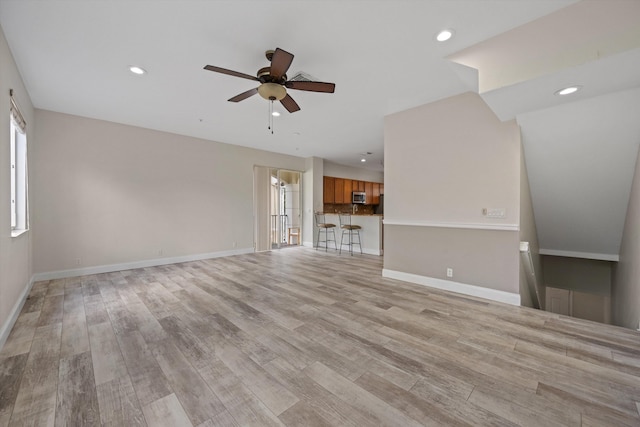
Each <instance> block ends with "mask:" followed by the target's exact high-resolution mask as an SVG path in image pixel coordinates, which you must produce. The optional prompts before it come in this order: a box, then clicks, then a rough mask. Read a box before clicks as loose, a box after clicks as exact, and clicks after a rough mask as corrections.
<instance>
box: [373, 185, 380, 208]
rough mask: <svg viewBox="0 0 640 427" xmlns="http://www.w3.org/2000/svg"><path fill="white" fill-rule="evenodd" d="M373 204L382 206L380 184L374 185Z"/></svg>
mask: <svg viewBox="0 0 640 427" xmlns="http://www.w3.org/2000/svg"><path fill="white" fill-rule="evenodd" d="M371 203H372V204H374V205H379V204H380V183H379V182H374V183H373V200H372V202H371Z"/></svg>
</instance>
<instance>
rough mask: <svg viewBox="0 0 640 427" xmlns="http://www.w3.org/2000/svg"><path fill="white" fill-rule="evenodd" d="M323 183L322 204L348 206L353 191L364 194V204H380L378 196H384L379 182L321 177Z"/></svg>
mask: <svg viewBox="0 0 640 427" xmlns="http://www.w3.org/2000/svg"><path fill="white" fill-rule="evenodd" d="M323 178H324V180H323V183H324V196H323V202H324V203H331V204H339V205H349V204H351V201H352V198H351V193H352V192H354V191H358V192H363V193H365V194H366V204H368V205H378V204H380V195H381V194H384V184H382V183H379V182H369V181H358V180H355V179H348V178H336V177H333V176H325V177H323Z"/></svg>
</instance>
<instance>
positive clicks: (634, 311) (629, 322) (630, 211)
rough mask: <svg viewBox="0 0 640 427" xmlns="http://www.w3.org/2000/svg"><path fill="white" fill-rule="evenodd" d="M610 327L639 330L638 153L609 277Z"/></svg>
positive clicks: (639, 204) (639, 233)
mask: <svg viewBox="0 0 640 427" xmlns="http://www.w3.org/2000/svg"><path fill="white" fill-rule="evenodd" d="M611 298H612V303H611V304H612V310H611V311H612V320H613V324H615V325H618V326H624V327H626V328H631V329H640V152H639V153H638V157H637V160H636V168H635V173H634V177H633V184H632V186H631V195H630V197H629V205H628V208H627V217H626V221H625V225H624V231H623V234H622V243H621V245H620V261H619V262H618V263H617V264H616V265H614V267H613V274H612V288H611Z"/></svg>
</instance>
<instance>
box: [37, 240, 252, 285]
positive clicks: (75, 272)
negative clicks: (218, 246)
mask: <svg viewBox="0 0 640 427" xmlns="http://www.w3.org/2000/svg"><path fill="white" fill-rule="evenodd" d="M253 252H254V250H253V248H244V249H233V250H231V251H219V252H210V253H206V254H195V255H184V256H178V257H169V258H156V259H148V260H143V261H134V262H126V263H122V264H111V265H98V266H95V267H85V268H74V269H71V270H58V271H49V272H46V273H36V274H35V275H34V276H33V277H34V279H33V281H35V282H39V281H41V280H55V279H64V278H67V277H78V276H87V275H90V274H100V273H112V272H114V271H122V270H133V269H135V268H146V267H155V266H158V265H167V264H177V263H180V262H190V261H201V260H203V259H210V258H220V257H225V256H231V255H242V254H248V253H253Z"/></svg>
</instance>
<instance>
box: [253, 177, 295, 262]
mask: <svg viewBox="0 0 640 427" xmlns="http://www.w3.org/2000/svg"><path fill="white" fill-rule="evenodd" d="M301 180H302V173H301V172H298V171H291V170H286V169H277V168H268V167H264V166H255V167H254V233H255V249H256V251H266V250H272V249H282V248H286V247H291V246H297V245H300V244H301V242H302V208H301V203H302V199H301V197H300V190H301V184H302V182H301Z"/></svg>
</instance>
